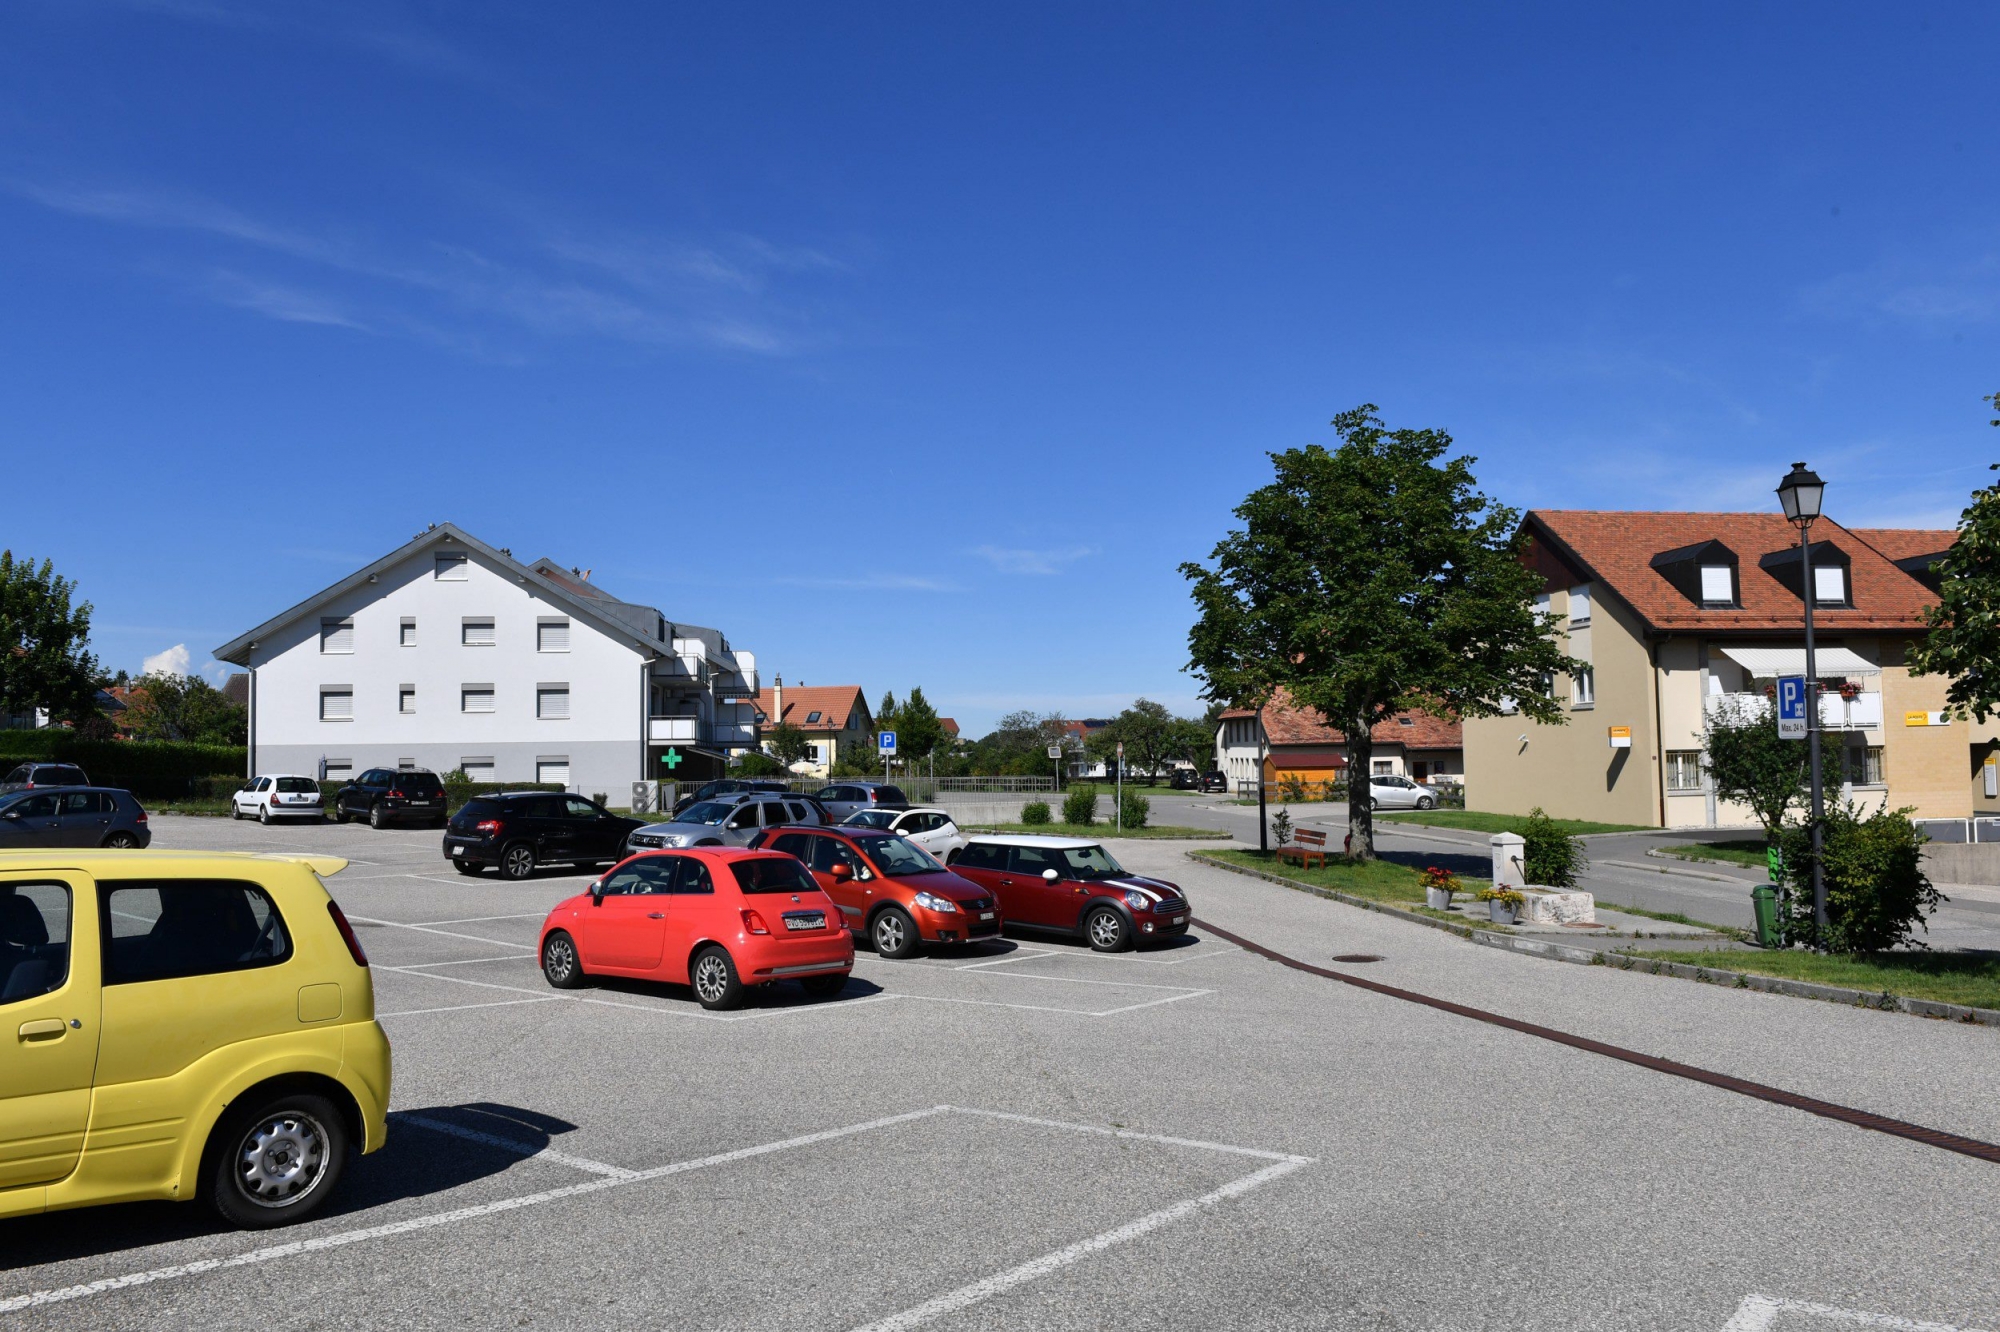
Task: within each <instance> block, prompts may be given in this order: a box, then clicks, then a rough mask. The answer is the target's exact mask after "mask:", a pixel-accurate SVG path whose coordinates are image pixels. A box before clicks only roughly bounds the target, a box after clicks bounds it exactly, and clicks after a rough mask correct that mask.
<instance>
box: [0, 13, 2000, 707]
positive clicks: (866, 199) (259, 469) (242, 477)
mask: <svg viewBox="0 0 2000 1332" xmlns="http://www.w3.org/2000/svg"><path fill="white" fill-rule="evenodd" d="M1995 49H2000V10H1995V9H1993V8H1992V7H1991V6H1978V5H1965V6H1944V5H1926V4H1914V5H1908V6H1894V7H1888V8H1883V7H1879V6H1869V7H1864V6H1858V5H1846V6H1843V5H1823V4H1816V5H1810V6H1807V5H1796V6H1789V7H1787V6H1775V5H1774V6H1762V7H1754V8H1753V7H1746V6H1739V5H1716V6H1710V7H1706V8H1702V7H1697V6H1686V7H1678V8H1676V7H1669V8H1668V9H1667V10H1660V9H1659V8H1658V7H1654V8H1653V9H1649V10H1646V11H1644V12H1641V11H1639V10H1637V9H1635V8H1633V7H1619V6H1611V7H1606V6H1601V5H1583V4H1576V5H1564V6H1556V5H1542V6H1527V7H1518V6H1516V7H1501V6H1483V5H1466V6H1433V5H1416V4H1406V5H1394V6H1390V5H1381V6H1374V7H1370V8H1359V7H1348V8H1336V7H1333V6H1328V5H1297V6H1285V5H1245V4H1234V5H1212V6H1188V5H1171V4H1158V3H1153V4H1143V5H1141V4H1115V5H1114V4H1109V3H1106V4H1085V5H1073V4H1072V5H1046V6H1035V5H1027V4H1014V5H1005V6H998V5H996V6H986V7H983V8H981V9H974V8H973V7H971V6H955V5H920V4H907V5H894V6H889V5H871V4H865V3H860V4H849V5H839V6H832V5H822V6H810V7H808V6H796V7H794V6H786V5H762V6H744V5H703V6H696V5H659V4H631V5H613V4H597V5H592V4H576V5H563V6H551V5H541V4H534V5H531V4H525V3H502V2H501V0H486V2H484V3H478V4H470V3H468V4H444V3H425V4H390V3H383V2H381V0H348V2H345V3H311V2H305V3H271V4H256V3H238V2H237V0H129V2H127V3H109V2H107V0H18V2H17V3H15V4H12V5H9V6H7V7H6V9H5V10H4V12H0V453H3V454H4V457H5V464H4V467H5V476H6V484H5V492H4V493H5V494H6V497H7V499H6V503H5V507H4V509H0V513H4V530H3V531H0V540H4V542H5V544H7V545H9V546H11V547H12V548H13V549H14V550H16V551H17V552H25V553H29V554H32V555H34V556H36V557H41V556H48V557H51V558H53V559H54V560H55V561H56V563H57V565H58V567H59V568H60V569H61V570H62V571H63V572H65V573H67V574H69V575H71V576H73V577H75V578H76V579H77V580H78V581H79V582H80V584H81V585H82V591H83V594H84V595H85V596H86V597H87V598H88V599H89V600H91V601H92V602H94V603H95V605H96V608H97V611H96V642H95V646H96V648H97V650H98V651H99V653H100V654H101V655H102V657H103V658H104V659H105V661H106V662H107V663H108V664H110V665H112V666H125V667H128V668H132V669H136V668H138V667H139V665H140V663H141V661H142V660H143V659H145V658H146V657H148V656H152V655H154V654H157V653H160V652H162V651H163V650H165V649H168V648H170V647H172V646H174V645H176V644H183V643H184V644H186V645H187V646H188V648H189V650H190V653H191V657H192V661H191V664H192V665H193V666H194V667H196V668H200V667H201V666H202V665H203V663H204V662H206V660H207V658H208V652H209V650H210V649H212V648H214V647H215V646H217V645H219V644H221V643H222V642H224V641H225V640H227V639H228V638H229V637H231V636H233V635H234V634H236V633H238V632H240V631H242V630H244V629H247V628H249V627H250V626H252V625H253V624H255V623H257V622H258V621H260V620H262V619H263V618H265V617H266V616H268V615H269V614H271V613H273V612H275V611H277V610H279V609H281V608H283V607H285V606H287V605H290V604H292V603H293V602H294V601H296V600H298V599H300V598H301V597H302V596H304V595H306V594H307V593H309V592H311V591H313V590H315V589H317V588H319V587H321V586H324V585H325V584H327V583H330V582H332V581H334V580H335V579H337V578H338V577H340V576H342V575H343V574H344V573H346V572H348V571H350V570H351V569H352V568H354V567H356V566H358V565H359V564H361V563H363V562H365V561H367V560H369V559H372V558H374V557H375V556H377V555H380V554H382V553H383V552H385V551H387V550H389V549H392V548H394V547H395V546H397V545H399V544H400V543H402V542H403V541H405V540H407V539H408V538H409V537H410V535H411V534H412V533H414V532H415V531H417V530H418V529H419V528H421V527H423V526H424V525H426V524H427V523H430V522H433V521H440V520H445V519H450V520H452V521H455V522H457V523H459V524H460V525H461V526H463V527H465V528H467V529H468V530H470V531H472V532H474V533H476V534H478V535H480V536H481V537H483V538H484V539H486V540H488V541H491V542H493V543H494V544H497V545H504V546H509V547H511V548H512V549H514V550H515V551H516V552H519V553H522V554H524V555H526V556H530V557H532V556H536V555H541V554H548V555H552V556H554V557H556V558H558V559H561V560H563V561H564V562H566V563H574V564H580V565H588V566H591V567H593V568H594V569H595V570H596V577H597V579H598V581H600V582H601V583H603V584H604V585H605V586H607V587H609V588H610V589H611V590H612V591H614V592H616V593H618V594H620V595H622V596H625V597H627V598H629V599H632V600H636V601H648V602H652V603H655V604H657V605H659V606H660V607H661V608H662V609H664V610H665V611H666V612H667V613H668V614H669V615H670V616H675V617H678V618H681V619H684V620H689V621H694V622H699V623H707V624H713V625H717V626H719V627H721V628H722V629H723V630H724V631H725V632H726V633H728V634H729V635H730V637H731V638H732V640H733V641H735V642H736V643H738V644H740V645H743V646H748V647H750V648H752V649H754V650H755V651H756V652H757V653H758V655H759V659H760V662H761V664H762V665H763V668H764V670H765V672H766V675H767V676H768V675H769V673H771V672H772V671H782V672H783V673H784V675H785V677H786V679H787V680H788V681H792V682H796V681H799V680H804V681H805V682H807V683H812V684H834V683H844V682H849V681H853V682H858V683H860V684H862V685H864V686H865V687H866V688H867V689H868V691H869V694H870V696H871V697H874V696H879V694H880V693H881V691H882V690H883V689H885V688H889V689H894V690H895V691H896V692H897V693H898V694H902V693H904V692H906V691H907V690H908V688H909V687H910V686H911V685H913V684H921V685H922V686H923V687H924V689H925V692H926V693H927V694H928V695H930V696H931V697H932V698H933V700H934V701H935V702H936V703H937V704H938V705H939V706H940V708H941V710H943V711H945V712H947V713H951V714H955V715H956V716H958V717H959V718H960V719H961V721H962V722H964V723H965V725H966V727H967V729H968V730H969V731H971V732H972V733H975V734H977V733H980V732H983V731H984V730H985V729H987V728H988V727H989V726H990V724H991V722H992V721H993V720H994V719H995V718H996V717H997V716H998V715H999V714H1000V713H1002V712H1004V711H1007V710H1009V709H1010V708H1013V707H1017V706H1022V707H1035V708H1040V709H1049V708H1060V709H1063V710H1064V711H1066V712H1068V713H1069V714H1070V715H1072V716H1081V715H1089V714H1094V713H1105V712H1109V711H1111V710H1114V709H1115V708H1117V707H1119V706H1121V705H1123V704H1124V703H1126V702H1128V701H1129V700H1130V699H1131V698H1133V697H1134V696H1136V695H1140V694H1145V695H1149V696H1152V697H1155V698H1160V699H1163V700H1165V701H1167V702H1169V703H1172V704H1174V705H1175V706H1177V707H1181V708H1184V709H1188V710H1193V709H1194V708H1195V707H1196V706H1197V705H1196V702H1195V699H1194V697H1193V695H1194V689H1195V686H1194V684H1193V682H1191V681H1190V680H1189V679H1188V678H1187V677H1186V676H1185V675H1183V674H1182V673H1181V671H1180V667H1181V665H1182V663H1183V662H1184V660H1185V634H1186V629H1187V623H1188V618H1189V610H1188V601H1187V597H1186V592H1185V585H1184V583H1183V581H1182V580H1181V579H1180V577H1179V576H1178V575H1177V573H1176V572H1175V567H1176V565H1177V564H1178V563H1179V562H1180V561H1182V560H1184V559H1190V558H1199V557H1202V556H1204V555H1205V554H1206V553H1207V551H1208V549H1209V547H1210V546H1211V545H1212V544H1213V543H1214V541H1215V540H1216V538H1217V537H1218V536H1219V535H1220V534H1221V533H1222V532H1223V530H1224V529H1225V528H1226V527H1227V525H1228V523H1229V521H1230V518H1229V509H1230V508H1231V506H1232V505H1233V504H1235V503H1236V502H1237V501H1238V500H1239V499H1240V498H1241V496H1242V495H1243V494H1244V493H1245V492H1246V491H1247V490H1249V489H1251V488H1252V487H1254V486H1256V485H1258V484H1261V483H1262V482H1263V481H1264V480H1265V479H1266V478H1267V477H1268V474H1269V464H1268V462H1267V460H1266V458H1265V454H1266V452H1267V451H1269V450H1273V449H1280V448H1285V447H1290V446H1294V445H1299V444H1305V443H1310V442H1314V441H1322V442H1324V441H1327V440H1328V439H1329V438H1330V433H1331V432H1330V431H1328V429H1327V428H1326V422H1327V420H1328V419H1329V418H1331V417H1332V416H1333V415H1334V413H1336V412H1337V411H1340V410H1342V409H1344V408H1346V407H1350V406H1353V405H1354V404H1356V403H1359V402H1364V401H1373V402H1376V403H1379V404H1381V406H1382V409H1383V412H1384V415H1385V416H1386V417H1387V418H1388V419H1389V420H1390V422H1391V423H1392V424H1412V425H1432V426H1440V427H1443V428H1446V429H1448V430H1450V431H1451V432H1452V433H1453V434H1454V435H1455V436H1456V438H1457V440H1458V442H1459V444H1460V446H1461V447H1462V448H1463V449H1464V450H1465V451H1466V452H1467V453H1470V454H1472V455H1475V456H1477V457H1478V459H1479V464H1478V467H1477V471H1478V474H1479V476H1480V478H1481V480H1482V482H1483V484H1484V485H1485V487H1486V488H1487V489H1488V490H1489V491H1490V492H1491V493H1493V494H1494V495H1495V496H1496V497H1498V498H1499V499H1501V500H1503V501H1505V502H1507V503H1510V504H1514V505H1517V506H1563V507H1597V508H1688V509H1707V508H1757V509H1763V508H1769V507H1771V505H1772V499H1771V490H1772V487H1773V486H1775V485H1776V483H1777V480H1778V477H1779V476H1780V475H1781V474H1782V473H1783V472H1784V470H1785V468H1786V466H1787V465H1788V464H1789V463H1791V462H1792V461H1793V460H1794V459H1799V458H1803V459H1807V460H1809V461H1811V462H1812V463H1813V465H1814V466H1815V467H1816V468H1817V469H1818V470H1819V471H1820V472H1821V473H1822V474H1823V475H1824V476H1826V477H1827V478H1828V480H1829V482H1830V483H1831V487H1832V488H1831V489H1830V490H1829V498H1828V505H1829V510H1830V512H1832V513H1833V514H1834V515H1835V516H1836V517H1838V518H1840V519H1842V520H1843V521H1846V522H1849V523H1855V524H1864V523H1865V524H1879V525H1898V524H1905V525H1918V524H1921V525H1949V524H1950V523H1951V522H1952V521H1953V519H1954V518H1955V515H1956V513H1957V511H1958V509H1959V508H1960V507H1961V506H1962V505H1963V503H1964V500H1965V496H1966V494H1967V493H1968V492H1969V491H1970V490H1971V489H1972V488H1973V487H1974V486H1976V485H1979V484H1983V481H1984V478H1985V475H1986V473H1985V464H1986V462H1987V461H1988V460H1990V458H1991V457H1992V456H1993V454H1994V446H1995V445H1996V444H2000V432H1996V431H1993V430H1991V429H1990V428H1988V427H1987V425H1986V421H1987V419H1988V415H1989V413H1986V412H1985V411H1984V410H1983V408H1982V405H1981V403H1980V401H1979V399H1980V397H1981V396H1982V395H1983V394H1987V393H1991V392H1993V391H1994V390H1996V389H2000V354H1996V351H2000V336H1996V335H2000V170H1997V169H1996V165H1995V164H1996V162H2000V152H1996V150H2000V114H1996V113H2000V80H1996V79H1995V78H1994V77H1993V74H1992V52H1993V51H1994V50H1995Z"/></svg>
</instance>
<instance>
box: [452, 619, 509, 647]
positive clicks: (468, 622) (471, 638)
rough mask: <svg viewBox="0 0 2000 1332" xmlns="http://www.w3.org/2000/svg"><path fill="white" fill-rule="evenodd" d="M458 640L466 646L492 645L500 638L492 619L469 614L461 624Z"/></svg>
mask: <svg viewBox="0 0 2000 1332" xmlns="http://www.w3.org/2000/svg"><path fill="white" fill-rule="evenodd" d="M458 641H459V642H460V643H463V644H464V645H465V646H466V647H492V646H493V645H494V644H495V643H497V642H498V641H499V639H498V638H497V637H495V634H494V629H493V621H492V620H491V619H484V618H482V619H473V618H471V617H469V616H468V617H467V618H466V619H465V621H464V622H463V623H462V624H461V625H460V626H459V630H458Z"/></svg>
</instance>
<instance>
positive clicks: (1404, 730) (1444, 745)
mask: <svg viewBox="0 0 2000 1332" xmlns="http://www.w3.org/2000/svg"><path fill="white" fill-rule="evenodd" d="M1256 715H1257V714H1256V712H1255V711H1254V710H1252V709H1250V708H1230V709H1228V710H1227V711H1225V712H1224V713H1223V714H1222V718H1223V719H1226V720H1234V719H1239V718H1244V717H1255V716H1256ZM1406 718H1407V719H1408V720H1407V723H1406V722H1405V719H1406ZM1264 733H1265V735H1267V736H1269V737H1270V741H1271V743H1272V744H1273V745H1274V746H1275V745H1344V744H1346V743H1347V734H1346V732H1344V731H1341V730H1339V729H1338V728H1336V727H1333V726H1329V725H1327V723H1326V719H1325V718H1324V717H1322V716H1320V714H1319V713H1318V712H1316V711H1314V710H1313V709H1311V708H1301V707H1299V706H1298V705H1297V704H1295V703H1293V702H1292V696H1291V695H1290V694H1289V693H1287V692H1286V691H1285V690H1284V689H1282V688H1280V689H1279V690H1278V692H1277V693H1276V694H1275V695H1274V696H1273V697H1272V699H1271V701H1270V702H1269V703H1267V704H1266V705H1265V706H1264ZM1463 733H1464V727H1463V725H1462V724H1461V723H1459V722H1457V721H1447V720H1445V719H1444V718H1442V717H1433V716H1431V715H1430V714H1429V713H1428V712H1414V711H1412V712H1399V713H1397V714H1396V715H1395V716H1393V717H1391V718H1389V719H1388V720H1387V721H1380V722H1376V723H1375V725H1374V726H1372V727H1370V728H1369V736H1370V737H1371V738H1372V739H1373V740H1374V742H1375V743H1376V744H1378V745H1402V746H1404V747H1405V748H1408V749H1458V748H1460V747H1461V746H1462V745H1463V744H1464V740H1463V738H1462V737H1463Z"/></svg>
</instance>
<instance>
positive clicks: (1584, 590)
mask: <svg viewBox="0 0 2000 1332" xmlns="http://www.w3.org/2000/svg"><path fill="white" fill-rule="evenodd" d="M1569 622H1570V623H1571V624H1574V625H1582V624H1589V623H1590V584H1589V583H1578V584H1577V585H1576V586H1575V587H1573V588H1571V589H1570V590H1569Z"/></svg>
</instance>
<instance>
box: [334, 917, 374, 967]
mask: <svg viewBox="0 0 2000 1332" xmlns="http://www.w3.org/2000/svg"><path fill="white" fill-rule="evenodd" d="M326 913H327V914H328V915H329V916H332V917H333V927H334V928H335V929H337V930H339V931H340V939H341V942H342V943H344V944H346V945H347V951H348V952H350V953H352V954H353V955H354V965H355V966H357V967H365V966H367V965H368V954H366V953H364V952H362V951H361V940H359V939H357V938H355V937H354V927H353V926H352V925H349V924H348V923H347V917H346V916H345V915H344V914H343V913H342V912H341V910H340V903H338V902H335V901H332V900H329V901H328V902H327V904H326Z"/></svg>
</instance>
